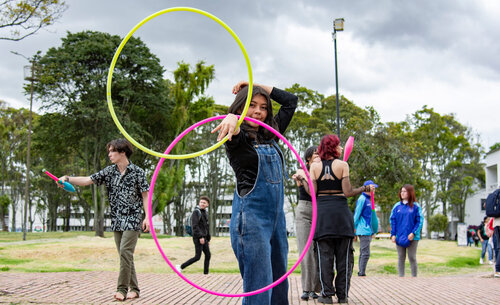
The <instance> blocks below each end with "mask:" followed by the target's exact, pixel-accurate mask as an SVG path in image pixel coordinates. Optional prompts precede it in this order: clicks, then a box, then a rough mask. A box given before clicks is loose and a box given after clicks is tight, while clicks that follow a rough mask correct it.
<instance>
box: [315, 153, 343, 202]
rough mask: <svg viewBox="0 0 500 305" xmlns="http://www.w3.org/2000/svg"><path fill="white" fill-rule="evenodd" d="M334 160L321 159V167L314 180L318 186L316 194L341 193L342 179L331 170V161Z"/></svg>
mask: <svg viewBox="0 0 500 305" xmlns="http://www.w3.org/2000/svg"><path fill="white" fill-rule="evenodd" d="M333 161H334V160H321V163H323V169H321V174H320V175H319V177H318V180H317V181H316V185H317V186H318V191H317V192H318V194H341V193H342V179H339V178H337V177H336V176H335V174H334V173H333V171H332V163H333Z"/></svg>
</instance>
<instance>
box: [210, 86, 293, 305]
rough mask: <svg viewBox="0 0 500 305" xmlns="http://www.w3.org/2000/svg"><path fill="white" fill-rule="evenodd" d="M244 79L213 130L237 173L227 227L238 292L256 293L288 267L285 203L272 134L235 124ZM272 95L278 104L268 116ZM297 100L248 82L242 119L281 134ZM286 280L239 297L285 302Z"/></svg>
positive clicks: (257, 304) (276, 304)
mask: <svg viewBox="0 0 500 305" xmlns="http://www.w3.org/2000/svg"><path fill="white" fill-rule="evenodd" d="M248 90H249V89H248V82H246V81H242V82H239V83H238V84H236V86H234V88H233V93H235V94H236V98H235V99H234V102H233V104H232V105H231V106H230V107H229V110H228V112H229V114H228V115H227V117H226V118H225V119H224V120H223V121H222V122H221V124H220V125H219V126H217V127H216V128H215V129H214V130H213V131H212V132H216V131H219V135H218V137H217V140H218V141H220V140H222V139H223V138H224V137H225V136H226V135H227V136H228V141H227V142H226V143H225V146H226V154H227V157H228V159H229V163H230V164H231V167H232V168H233V170H234V173H235V175H236V190H235V192H234V197H233V204H232V215H231V222H230V226H229V230H230V233H231V246H232V248H233V251H234V254H235V255H236V258H237V259H238V266H239V268H240V274H241V277H242V278H243V291H244V292H249V291H255V290H257V289H260V288H263V287H265V286H267V285H269V284H271V283H272V282H273V281H276V280H277V279H278V278H280V277H281V276H282V275H284V274H285V273H286V270H287V260H288V240H287V233H286V222H285V212H284V210H283V205H284V177H283V175H284V173H285V164H284V157H283V152H282V151H281V150H280V148H279V146H278V145H277V144H276V140H277V137H276V136H275V135H274V134H273V133H272V132H271V131H269V130H267V129H265V128H264V127H261V126H260V125H259V124H256V123H254V122H250V121H246V120H245V121H243V123H242V124H241V125H240V127H239V128H236V125H237V121H238V118H237V116H236V114H241V113H242V112H243V109H244V106H245V102H246V99H247V94H248V92H249V91H248ZM271 99H273V100H274V101H276V102H277V103H278V104H280V105H281V107H280V109H279V111H278V113H277V114H276V115H275V116H274V115H273V107H272V103H271ZM297 100H298V98H297V97H296V96H295V95H293V94H291V93H288V92H286V91H284V90H280V89H278V88H275V87H271V86H266V85H257V84H253V88H252V99H251V101H250V105H249V107H248V112H247V117H249V118H253V119H255V120H257V121H260V122H263V123H266V124H267V125H269V126H272V127H273V128H274V129H276V130H278V131H279V132H280V133H284V132H285V130H286V128H287V127H288V125H289V124H290V121H291V120H292V117H293V114H294V112H295V109H296V108H297ZM288 304H289V303H288V280H286V279H285V280H284V281H282V282H281V283H280V284H278V285H276V286H274V287H273V288H272V289H269V290H267V291H264V292H261V293H259V294H256V295H252V296H248V297H244V298H243V305H288Z"/></svg>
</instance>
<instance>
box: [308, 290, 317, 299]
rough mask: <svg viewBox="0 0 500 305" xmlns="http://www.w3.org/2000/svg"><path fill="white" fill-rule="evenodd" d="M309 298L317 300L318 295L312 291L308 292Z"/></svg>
mask: <svg viewBox="0 0 500 305" xmlns="http://www.w3.org/2000/svg"><path fill="white" fill-rule="evenodd" d="M309 296H310V297H311V298H313V299H315V300H316V299H317V298H319V295H317V294H316V292H314V291H311V292H309Z"/></svg>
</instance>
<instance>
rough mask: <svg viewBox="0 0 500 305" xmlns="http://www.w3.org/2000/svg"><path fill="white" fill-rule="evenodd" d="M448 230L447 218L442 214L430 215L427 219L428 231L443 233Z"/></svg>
mask: <svg viewBox="0 0 500 305" xmlns="http://www.w3.org/2000/svg"><path fill="white" fill-rule="evenodd" d="M446 228H448V217H446V216H444V215H443V214H436V215H432V216H431V217H430V218H429V229H430V231H431V232H444V231H445V230H446Z"/></svg>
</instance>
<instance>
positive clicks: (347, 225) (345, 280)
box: [300, 135, 375, 304]
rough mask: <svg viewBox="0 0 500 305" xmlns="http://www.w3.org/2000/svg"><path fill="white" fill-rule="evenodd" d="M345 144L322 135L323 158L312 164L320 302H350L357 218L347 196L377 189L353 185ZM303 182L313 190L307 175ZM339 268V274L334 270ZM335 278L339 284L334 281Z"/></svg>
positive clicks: (371, 186) (320, 145)
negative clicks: (342, 156) (343, 146)
mask: <svg viewBox="0 0 500 305" xmlns="http://www.w3.org/2000/svg"><path fill="white" fill-rule="evenodd" d="M342 149H343V148H342V146H340V140H339V138H338V137H337V136H336V135H326V136H324V137H323V138H321V142H320V144H319V147H318V154H319V157H320V158H321V162H319V161H318V162H313V163H312V164H311V171H310V174H311V180H312V182H313V186H314V190H315V191H316V195H317V215H318V220H317V224H316V231H315V234H314V240H315V242H316V248H317V249H318V255H319V272H320V282H321V296H320V297H319V298H318V302H319V303H324V304H333V299H332V297H333V296H334V295H336V296H337V298H338V302H339V303H347V302H348V296H349V286H350V282H351V276H352V269H353V266H354V255H353V254H354V253H353V252H354V248H353V246H352V240H353V238H354V218H353V215H352V212H351V210H350V209H349V206H348V204H347V197H351V196H356V195H359V194H361V193H362V192H372V191H374V190H375V185H374V184H369V185H366V186H362V187H360V188H357V189H353V188H352V186H351V182H350V179H349V165H348V164H347V162H344V161H342V160H340V159H339V158H340V156H341V154H342ZM300 179H301V180H303V181H304V183H303V185H304V187H305V188H306V191H307V192H308V193H309V194H310V190H309V185H308V184H307V182H306V181H305V177H301V178H300ZM334 265H335V269H336V270H337V276H335V271H334ZM334 279H335V286H334V285H333V281H334Z"/></svg>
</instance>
